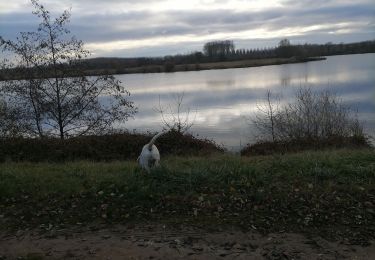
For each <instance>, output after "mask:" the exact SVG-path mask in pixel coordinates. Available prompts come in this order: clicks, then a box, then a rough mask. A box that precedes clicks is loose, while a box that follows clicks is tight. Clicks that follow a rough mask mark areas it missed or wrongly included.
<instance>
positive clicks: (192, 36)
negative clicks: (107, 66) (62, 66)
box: [0, 0, 375, 56]
mask: <svg viewBox="0 0 375 260" xmlns="http://www.w3.org/2000/svg"><path fill="white" fill-rule="evenodd" d="M42 2H43V3H44V2H46V7H47V9H49V8H52V10H53V14H56V15H58V14H59V13H61V12H62V10H63V9H64V8H69V7H72V17H71V23H70V25H69V28H70V29H71V31H72V33H73V34H75V35H76V36H77V37H78V38H80V39H82V40H83V41H84V42H86V43H87V46H90V48H91V50H92V51H93V52H94V53H95V54H96V55H99V56H103V55H108V54H116V55H119V56H128V55H131V53H137V54H138V55H141V54H142V53H145V55H152V56H159V55H165V54H167V53H170V54H173V53H176V52H179V53H181V52H183V51H186V50H193V47H194V48H195V47H196V46H199V45H200V46H202V45H203V44H204V42H205V41H208V40H212V39H222V38H225V39H233V40H235V41H236V42H238V44H239V46H244V47H246V48H251V47H262V46H261V45H258V46H257V44H264V43H266V45H267V46H270V45H271V46H272V45H275V44H276V43H277V41H278V40H279V39H280V37H289V38H291V40H292V42H293V39H295V40H298V41H299V40H301V39H309V40H310V39H312V41H313V42H318V43H321V42H327V41H333V42H337V41H335V40H334V37H333V36H337V39H340V41H344V42H345V41H352V40H353V35H355V36H356V37H358V38H357V40H358V41H359V40H368V39H372V38H375V25H374V24H375V18H374V17H375V16H374V14H375V4H374V3H372V2H371V1H367V0H359V1H356V3H355V4H352V2H351V1H347V0H343V1H340V3H337V1H332V0H328V1H323V0H316V1H312V0H304V1H296V0H280V1H276V0H272V1H267V4H265V1H255V0H219V1H217V0H216V1H215V0H192V1H178V0H163V1H156V0H152V1H146V0H141V1H130V0H126V1H120V0H109V1H99V0H77V1H64V2H62V1H58V0H49V1H47V0H46V1H42ZM12 3H13V4H12V5H11V7H9V8H7V9H6V10H5V11H4V12H3V13H2V14H1V15H0V28H2V30H1V32H0V34H1V35H2V36H4V37H5V38H14V37H15V35H16V32H19V31H28V30H32V29H33V28H36V27H37V24H38V21H37V19H36V17H33V16H32V15H31V14H30V12H31V8H30V7H31V5H30V4H27V3H28V2H27V1H24V0H22V1H21V0H15V1H12ZM25 6H27V8H25ZM21 7H23V8H22V9H20V8H21ZM33 25H35V26H33ZM3 28H4V29H3ZM345 37H346V38H345ZM236 42H235V43H236ZM245 44H248V46H245ZM166 48H171V49H170V50H171V51H170V52H167V51H168V50H166ZM178 49H181V51H178ZM199 49H200V48H199Z"/></svg>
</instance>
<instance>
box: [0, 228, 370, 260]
mask: <svg viewBox="0 0 375 260" xmlns="http://www.w3.org/2000/svg"><path fill="white" fill-rule="evenodd" d="M0 259H1V260H3V259H6V260H8V259H19V260H20V259H27V260H31V259H33V260H38V259H375V241H371V243H370V244H369V245H368V246H365V247H363V246H359V245H352V244H350V243H349V242H348V240H342V241H328V240H326V239H323V238H321V237H318V236H307V235H303V234H295V233H274V234H268V235H262V234H260V233H258V232H257V231H256V230H252V231H246V232H244V231H241V230H238V229H234V228H225V230H220V229H218V230H207V229H202V228H197V227H191V226H186V225H185V226H179V227H176V226H168V225H155V224H148V225H143V226H113V227H110V228H109V227H101V228H93V227H92V228H91V229H89V228H82V229H77V228H74V229H73V228H71V229H68V228H67V229H61V230H53V229H52V228H51V230H50V231H48V232H43V233H41V231H38V230H33V231H30V230H19V231H18V232H16V233H5V232H0Z"/></svg>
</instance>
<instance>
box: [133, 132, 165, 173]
mask: <svg viewBox="0 0 375 260" xmlns="http://www.w3.org/2000/svg"><path fill="white" fill-rule="evenodd" d="M162 134H164V132H160V133H158V134H157V135H155V136H154V137H153V138H152V139H151V141H150V142H149V143H148V144H146V145H144V146H143V148H142V152H141V155H140V156H139V157H138V162H139V164H140V166H141V167H142V168H144V169H145V170H146V171H148V172H150V169H151V168H152V167H155V166H158V165H159V161H160V153H159V150H158V148H157V147H156V145H154V143H155V141H156V139H157V138H158V137H159V136H161V135H162Z"/></svg>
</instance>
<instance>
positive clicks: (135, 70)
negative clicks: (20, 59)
mask: <svg viewBox="0 0 375 260" xmlns="http://www.w3.org/2000/svg"><path fill="white" fill-rule="evenodd" d="M325 59H326V58H325V57H308V58H297V57H291V58H267V59H251V60H240V61H222V62H210V63H196V64H178V65H173V64H169V65H147V66H140V67H129V68H114V69H84V70H83V74H84V75H86V76H100V75H116V74H139V73H165V72H168V73H169V72H180V71H200V70H216V69H234V68H248V67H261V66H269V65H282V64H293V63H303V62H310V61H320V60H325ZM74 71H75V70H74V69H73V70H71V71H70V72H69V73H68V74H66V76H71V77H74V76H77V74H76V72H74ZM77 71H81V69H77ZM24 75H25V73H22V74H19V73H17V72H12V71H0V81H5V80H14V79H24ZM34 78H38V75H37V74H36V75H35V76H34Z"/></svg>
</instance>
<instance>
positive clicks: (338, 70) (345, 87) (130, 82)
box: [118, 54, 375, 150]
mask: <svg viewBox="0 0 375 260" xmlns="http://www.w3.org/2000/svg"><path fill="white" fill-rule="evenodd" d="M374 72H375V54H361V55H346V56H333V57H328V58H327V60H325V61H316V62H308V63H300V64H286V65H279V66H265V67H256V68H240V69H226V70H206V71H191V72H176V73H156V74H133V75H120V76H118V78H119V79H120V80H121V81H122V82H123V84H124V85H125V86H126V88H127V89H128V90H129V91H130V93H131V94H132V96H131V98H132V100H133V101H134V102H135V103H136V104H137V106H138V108H139V113H138V114H137V115H136V116H135V119H134V120H129V121H128V122H126V128H128V129H129V130H132V129H136V130H137V131H140V132H145V131H159V130H160V129H161V127H162V124H161V119H160V114H159V113H157V112H156V111H155V108H156V107H158V105H159V97H160V100H161V102H162V104H164V105H166V104H173V103H174V98H173V95H174V94H178V93H182V92H184V93H185V95H184V100H183V101H184V102H183V103H184V105H185V106H187V107H189V108H190V109H191V110H193V111H195V110H196V111H197V115H196V120H195V124H194V125H193V127H192V128H191V129H190V132H191V133H192V134H194V135H199V136H200V137H205V138H209V139H213V140H215V141H216V142H217V143H219V144H223V145H224V146H225V147H227V148H228V149H229V150H238V149H239V148H240V147H241V146H243V145H246V143H249V142H252V141H254V130H253V129H252V127H251V125H249V122H248V120H247V118H249V117H251V116H253V115H254V112H255V110H256V104H257V103H259V102H262V100H263V99H264V97H265V94H266V91H267V90H268V89H269V90H271V91H272V92H273V93H275V94H276V93H278V94H280V95H281V97H282V98H281V102H286V101H290V100H291V99H293V96H294V93H295V90H296V88H298V87H299V86H309V87H311V88H313V89H316V90H326V89H329V90H331V91H333V92H335V93H337V94H338V95H339V96H340V97H341V98H342V99H343V101H344V102H345V103H347V104H348V105H351V106H352V107H354V108H355V109H358V115H359V118H360V119H361V120H362V121H363V122H364V124H365V129H366V131H367V132H368V133H369V134H372V135H374V136H375V74H374Z"/></svg>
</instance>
